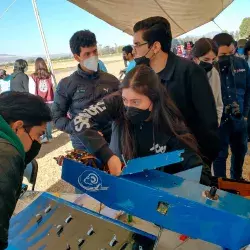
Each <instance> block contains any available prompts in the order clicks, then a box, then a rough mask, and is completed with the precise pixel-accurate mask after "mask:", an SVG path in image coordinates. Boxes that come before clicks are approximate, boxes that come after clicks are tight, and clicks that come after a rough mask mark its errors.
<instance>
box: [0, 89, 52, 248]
mask: <svg viewBox="0 0 250 250" xmlns="http://www.w3.org/2000/svg"><path fill="white" fill-rule="evenodd" d="M51 119H52V117H51V113H50V110H49V108H48V106H47V105H46V104H45V103H44V101H43V100H42V98H40V97H37V96H34V95H32V94H29V93H20V92H13V91H9V92H5V93H2V94H1V95H0V173H1V174H0V215H1V216H0V249H5V248H7V246H8V230H9V221H10V218H11V216H12V214H13V212H14V209H15V206H16V203H17V200H18V198H19V196H20V192H21V187H22V181H23V173H24V169H25V166H26V165H27V164H28V163H30V162H31V161H32V160H33V159H34V158H35V157H36V156H37V154H38V153H39V151H40V148H41V144H40V136H41V135H42V134H43V133H44V132H45V128H46V123H47V122H50V121H51Z"/></svg>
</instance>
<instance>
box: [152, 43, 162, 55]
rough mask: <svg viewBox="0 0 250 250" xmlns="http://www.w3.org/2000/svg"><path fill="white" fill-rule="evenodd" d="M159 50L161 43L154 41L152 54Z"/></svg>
mask: <svg viewBox="0 0 250 250" xmlns="http://www.w3.org/2000/svg"><path fill="white" fill-rule="evenodd" d="M160 50H161V43H160V42H155V43H154V44H153V52H154V54H157V53H158V52H159V51H160Z"/></svg>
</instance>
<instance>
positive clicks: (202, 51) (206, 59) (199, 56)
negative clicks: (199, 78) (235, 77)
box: [192, 38, 223, 124]
mask: <svg viewBox="0 0 250 250" xmlns="http://www.w3.org/2000/svg"><path fill="white" fill-rule="evenodd" d="M217 54H218V47H217V45H216V44H215V42H214V41H213V40H212V39H209V38H201V39H199V40H198V41H197V42H196V43H195V44H194V47H193V49H192V56H193V60H194V62H195V63H197V64H198V65H200V66H201V67H202V68H203V69H204V70H205V71H206V72H207V76H208V79H209V83H210V86H211V88H212V91H213V94H214V99H215V103H216V109H217V116H218V123H219V124H220V122H221V117H222V113H223V102H222V97H221V81H220V75H219V72H218V70H217V69H216V67H215V65H216V58H217Z"/></svg>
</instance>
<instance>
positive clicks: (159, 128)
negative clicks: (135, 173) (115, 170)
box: [121, 65, 199, 160]
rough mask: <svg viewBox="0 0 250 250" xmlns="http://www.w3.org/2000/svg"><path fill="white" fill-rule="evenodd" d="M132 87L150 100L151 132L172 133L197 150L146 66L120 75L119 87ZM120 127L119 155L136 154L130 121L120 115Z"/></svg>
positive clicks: (192, 139) (127, 156)
mask: <svg viewBox="0 0 250 250" xmlns="http://www.w3.org/2000/svg"><path fill="white" fill-rule="evenodd" d="M124 88H132V89H133V90H134V91H135V92H137V93H139V94H143V95H145V96H147V97H148V98H149V99H150V100H151V101H152V103H153V109H152V112H151V115H150V119H151V120H152V122H153V127H154V131H152V133H153V132H160V133H167V134H169V135H171V136H175V137H176V138H177V139H179V140H180V141H182V142H183V143H185V144H186V145H187V146H188V147H190V148H191V149H192V150H194V151H195V152H197V153H199V149H198V143H197V141H196V139H195V137H194V136H193V135H192V134H190V132H189V129H188V128H187V126H186V125H185V123H184V118H183V117H182V115H181V113H180V111H179V110H178V108H177V107H176V106H175V104H174V103H173V101H172V100H171V98H170V97H169V95H168V93H167V90H166V88H165V87H164V86H163V85H162V84H161V82H160V79H159V77H158V75H157V74H156V73H155V72H154V71H153V70H152V69H151V68H149V67H147V66H145V65H140V66H137V67H135V68H134V69H133V70H131V71H130V72H129V73H128V74H127V75H126V77H125V78H124V80H123V82H122V84H121V89H124ZM122 122H123V130H122V144H121V145H122V154H123V156H124V157H125V159H126V160H129V159H132V158H135V157H137V155H136V148H135V138H134V137H133V133H131V123H130V122H129V120H127V119H126V116H124V120H123V121H122Z"/></svg>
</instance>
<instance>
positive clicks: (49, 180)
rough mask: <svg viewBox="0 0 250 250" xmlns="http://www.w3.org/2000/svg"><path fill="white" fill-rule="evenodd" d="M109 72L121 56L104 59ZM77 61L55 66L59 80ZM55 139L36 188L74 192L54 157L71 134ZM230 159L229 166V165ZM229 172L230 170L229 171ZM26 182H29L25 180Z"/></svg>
mask: <svg viewBox="0 0 250 250" xmlns="http://www.w3.org/2000/svg"><path fill="white" fill-rule="evenodd" d="M103 61H104V63H105V65H106V67H107V69H108V72H109V73H111V74H114V75H116V76H118V74H119V72H120V70H121V69H123V68H124V64H123V61H122V60H121V57H119V56H115V57H110V58H104V59H103ZM75 67H76V63H75V62H74V61H66V62H61V63H59V64H57V65H56V67H55V75H56V80H57V82H58V81H59V80H60V79H62V78H64V77H66V76H68V75H70V74H71V73H72V72H74V70H75ZM53 137H54V139H53V140H52V142H50V143H48V144H43V146H42V149H41V152H40V154H39V155H38V157H37V161H38V164H39V170H38V176H37V182H36V187H35V189H36V190H37V191H49V192H64V193H70V192H74V188H73V187H72V186H71V185H69V184H68V183H65V182H64V181H62V180H61V167H59V166H58V165H57V164H56V161H55V160H54V159H53V158H54V157H57V156H58V155H62V154H64V153H65V151H67V150H69V149H71V148H72V146H71V143H70V140H69V136H68V135H67V134H65V133H62V132H60V131H57V130H54V131H53ZM229 165H230V164H229V160H228V166H229ZM248 173H250V155H249V154H247V156H246V158H245V163H244V172H243V177H244V178H245V179H248ZM228 174H229V171H228ZM24 182H26V183H27V181H26V180H25V181H24Z"/></svg>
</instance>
